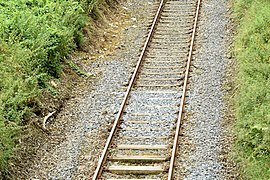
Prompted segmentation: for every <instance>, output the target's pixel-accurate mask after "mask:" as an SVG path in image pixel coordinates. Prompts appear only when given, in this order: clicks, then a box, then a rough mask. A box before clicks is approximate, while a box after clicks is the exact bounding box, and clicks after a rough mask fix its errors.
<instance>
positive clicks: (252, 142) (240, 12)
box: [234, 0, 270, 179]
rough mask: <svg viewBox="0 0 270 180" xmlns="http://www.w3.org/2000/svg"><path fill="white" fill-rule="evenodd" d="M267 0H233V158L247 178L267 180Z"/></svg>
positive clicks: (269, 166)
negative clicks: (235, 80)
mask: <svg viewBox="0 0 270 180" xmlns="http://www.w3.org/2000/svg"><path fill="white" fill-rule="evenodd" d="M269 9H270V2H269V1H266V0H255V1H254V0H236V2H235V4H234V12H235V15H236V17H237V18H238V21H239V22H240V26H239V28H238V34H237V37H236V42H235V53H236V58H237V60H238V64H239V72H238V83H239V91H238V96H237V98H236V118H237V122H236V126H235V133H236V136H237V140H236V143H235V153H234V154H235V157H236V159H237V160H238V161H239V162H240V163H241V164H242V166H243V170H244V174H245V176H246V177H247V178H248V179H270V111H269V110H270V103H269V102H270V88H269V87H270V59H269V58H270V11H269Z"/></svg>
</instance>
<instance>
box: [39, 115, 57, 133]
mask: <svg viewBox="0 0 270 180" xmlns="http://www.w3.org/2000/svg"><path fill="white" fill-rule="evenodd" d="M54 113H56V111H53V112H51V113H49V114H48V115H47V116H45V117H44V119H43V124H42V127H43V129H45V130H47V128H46V122H47V120H48V119H49V118H50V117H51V116H52V115H53V114H54Z"/></svg>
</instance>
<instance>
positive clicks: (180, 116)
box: [92, 0, 201, 180]
mask: <svg viewBox="0 0 270 180" xmlns="http://www.w3.org/2000/svg"><path fill="white" fill-rule="evenodd" d="M167 1H168V0H161V1H160V3H159V5H158V10H157V11H156V14H155V17H154V20H153V21H152V25H151V28H150V30H149V33H148V35H147V39H146V41H145V43H144V46H143V49H142V51H141V54H140V57H139V60H138V62H137V65H136V68H135V71H134V73H133V75H132V78H131V80H130V82H129V85H128V87H127V90H126V93H125V96H124V99H123V101H122V103H121V106H120V109H119V111H118V114H117V116H116V119H115V121H114V123H113V126H112V129H111V131H110V134H109V136H108V139H107V141H106V144H105V147H104V149H103V152H102V155H101V157H100V159H99V161H98V164H97V168H96V170H95V173H94V175H93V177H92V179H93V180H97V179H99V177H100V175H101V173H102V172H103V168H104V163H105V162H106V160H107V158H108V157H107V156H108V150H109V148H110V147H111V145H112V141H113V138H114V137H115V134H116V131H117V128H118V126H119V124H120V122H121V118H122V116H123V113H124V110H125V108H126V106H127V102H128V99H129V97H130V94H131V92H132V88H133V87H134V86H135V82H136V79H137V78H138V74H139V73H140V70H141V68H142V62H143V60H144V59H145V56H146V54H147V50H148V48H149V45H150V43H151V41H152V38H153V35H154V33H155V30H156V28H157V25H158V22H159V20H160V17H161V13H162V11H163V9H164V6H165V4H166V3H167ZM194 1H195V2H196V3H197V4H196V12H195V17H194V20H193V27H192V35H191V41H190V45H189V50H187V51H188V52H187V54H186V55H185V56H187V55H188V59H187V62H186V66H185V70H184V71H183V72H184V76H183V78H182V77H181V80H182V79H183V82H181V83H180V86H182V85H183V90H182V95H181V102H180V107H179V113H178V117H177V122H176V129H175V134H174V139H173V147H172V152H171V156H170V158H168V160H170V161H169V169H167V170H166V173H168V176H167V178H168V180H172V179H173V173H174V172H173V171H174V164H175V158H176V156H177V147H178V142H179V133H180V128H181V121H182V119H183V114H184V107H185V101H186V93H187V90H188V79H189V72H190V67H191V61H192V53H193V46H194V41H195V35H196V28H197V22H198V16H199V10H200V4H201V0H194ZM173 2H175V1H173ZM177 2H179V1H177ZM183 3H185V2H183ZM172 11H173V10H172ZM183 12H184V11H183ZM189 37H190V36H189ZM157 49H158V48H157ZM160 62H162V61H159V63H160ZM168 62H170V63H172V62H173V61H168ZM165 63H166V62H165ZM148 68H150V69H151V68H160V67H158V66H148ZM164 68H168V69H169V68H175V66H169V65H167V66H165V67H164ZM159 73H160V74H162V73H161V72H154V73H152V75H153V74H159ZM170 73H171V74H173V73H175V72H170ZM148 74H151V72H150V73H148ZM167 74H169V73H167ZM179 75H180V74H179ZM174 79H175V78H172V77H169V78H168V77H166V78H160V77H159V79H158V80H159V81H163V80H166V81H169V80H174ZM176 79H178V80H180V79H179V78H178V77H177V78H176ZM146 80H152V81H153V78H152V79H151V78H148V79H147V78H144V81H146ZM143 85H144V87H148V86H147V84H143ZM148 85H149V84H148ZM159 85H160V86H161V87H166V88H167V87H170V86H174V84H173V85H170V84H169V85H168V84H161V83H160V84H155V85H151V87H152V86H157V87H158V86H159ZM176 85H177V86H178V85H179V84H176ZM163 99H166V98H164V97H163ZM160 107H161V106H160ZM168 107H169V106H168ZM163 108H164V107H163ZM165 108H166V106H165ZM166 147H167V146H166ZM168 147H169V146H168ZM136 148H141V149H143V148H144V149H146V150H147V149H155V148H156V149H158V148H163V149H166V148H164V146H152V147H149V146H147V147H143V146H137V147H136ZM133 158H134V157H133ZM152 158H153V157H152ZM116 159H117V158H116ZM153 159H154V160H155V161H157V160H163V159H162V158H161V159H158V158H156V157H155V158H153ZM144 167H147V166H144ZM148 167H149V166H148ZM151 167H153V166H151ZM153 171H154V170H153ZM145 172H146V171H145Z"/></svg>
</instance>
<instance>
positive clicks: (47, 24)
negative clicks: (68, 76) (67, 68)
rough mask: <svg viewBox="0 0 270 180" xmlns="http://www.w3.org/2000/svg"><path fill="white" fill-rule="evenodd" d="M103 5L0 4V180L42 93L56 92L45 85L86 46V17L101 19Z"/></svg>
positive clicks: (90, 0) (45, 0) (89, 1)
mask: <svg viewBox="0 0 270 180" xmlns="http://www.w3.org/2000/svg"><path fill="white" fill-rule="evenodd" d="M103 1H104V0H69V1H63V0H42V1H40V0H16V1H10V0H1V1H0V22H1V23H0V177H1V173H2V174H5V173H7V167H8V160H9V158H10V156H11V154H12V152H13V149H14V147H15V146H16V144H17V142H18V141H19V138H20V133H21V129H22V128H23V127H24V126H25V125H27V123H28V119H29V117H30V116H31V113H33V112H32V109H33V108H34V107H36V106H39V105H40V102H39V98H40V95H41V93H42V91H43V90H44V89H46V88H52V87H50V85H49V83H47V82H48V81H49V80H50V79H51V78H58V77H59V75H60V73H61V71H62V64H63V62H64V59H65V57H66V56H67V55H68V54H70V53H71V51H72V50H74V49H75V48H77V47H78V46H80V45H81V44H82V42H83V31H82V29H83V28H84V27H85V25H86V23H87V19H88V18H87V17H88V16H87V15H89V14H92V15H93V16H94V15H95V16H98V11H99V5H100V4H101V3H103ZM107 1H108V0H107ZM108 2H110V1H108ZM74 67H75V66H74Z"/></svg>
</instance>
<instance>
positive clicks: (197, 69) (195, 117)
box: [178, 0, 229, 180]
mask: <svg viewBox="0 0 270 180" xmlns="http://www.w3.org/2000/svg"><path fill="white" fill-rule="evenodd" d="M227 8H228V1H226V0H205V1H202V5H201V13H200V17H199V23H198V29H197V38H196V48H195V49H196V53H195V56H194V58H193V59H194V60H193V63H192V64H193V67H192V70H193V71H192V72H191V76H192V78H191V83H190V90H189V97H188V105H187V112H188V113H187V117H186V119H185V121H184V124H183V132H182V133H183V137H184V138H183V140H182V141H185V142H181V145H182V146H181V145H180V147H179V148H180V152H181V153H180V156H181V157H179V159H178V163H179V167H181V168H182V169H181V168H180V170H179V171H178V172H179V177H181V179H182V178H183V179H187V180H189V179H200V180H201V179H225V177H224V176H223V173H222V172H223V171H224V164H223V163H222V162H221V161H220V154H221V149H222V143H223V142H222V141H224V139H226V138H224V136H226V133H228V132H224V128H223V126H222V124H223V123H224V118H225V115H224V109H225V103H224V91H223V90H222V84H223V82H224V77H225V70H226V69H225V67H226V66H227V64H228V62H229V61H228V59H227V56H226V55H227V53H228V43H227V42H226V40H227V39H228V36H229V34H228V31H227V25H228V24H229V18H228V16H227V14H228V13H227V12H228V9H227ZM185 147H187V148H186V149H185ZM181 148H182V150H181Z"/></svg>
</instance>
